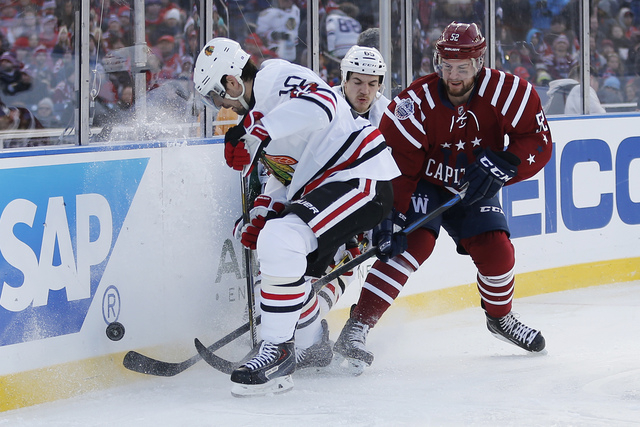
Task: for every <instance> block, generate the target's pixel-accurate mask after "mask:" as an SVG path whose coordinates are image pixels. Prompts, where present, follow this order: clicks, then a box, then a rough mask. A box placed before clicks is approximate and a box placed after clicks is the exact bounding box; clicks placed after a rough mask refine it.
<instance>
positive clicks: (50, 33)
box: [38, 15, 58, 49]
mask: <svg viewBox="0 0 640 427" xmlns="http://www.w3.org/2000/svg"><path fill="white" fill-rule="evenodd" d="M40 27H41V28H40V34H38V40H39V42H40V44H43V45H45V46H46V47H47V48H48V49H53V46H55V44H56V43H57V42H58V18H56V17H55V16H54V15H47V16H45V17H43V18H42V19H41V21H40Z"/></svg>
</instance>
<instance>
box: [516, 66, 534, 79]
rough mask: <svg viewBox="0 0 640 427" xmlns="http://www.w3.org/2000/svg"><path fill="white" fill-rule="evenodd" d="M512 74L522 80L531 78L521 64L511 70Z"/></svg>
mask: <svg viewBox="0 0 640 427" xmlns="http://www.w3.org/2000/svg"><path fill="white" fill-rule="evenodd" d="M513 74H514V75H516V76H518V77H519V78H520V79H522V80H526V81H530V79H531V74H529V71H528V70H527V69H526V68H525V67H523V66H519V67H516V68H515V69H514V70H513Z"/></svg>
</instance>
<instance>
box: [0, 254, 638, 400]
mask: <svg viewBox="0 0 640 427" xmlns="http://www.w3.org/2000/svg"><path fill="white" fill-rule="evenodd" d="M638 279H640V257H638V258H625V259H619V260H612V261H598V262H592V263H585V264H577V265H572V266H568V267H559V268H551V269H547V270H540V271H535V272H531V273H520V274H518V275H517V278H516V284H517V286H516V291H515V297H516V298H522V297H528V296H533V295H539V294H545V293H551V292H559V291H565V290H570V289H579V288H586V287H589V286H597V285H605V284H611V283H619V282H629V281H634V280H638ZM478 305H479V296H478V292H477V290H476V284H475V283H472V284H466V285H461V286H455V287H452V288H446V289H438V290H434V291H428V292H423V293H420V294H415V295H409V296H406V297H402V298H398V300H396V301H395V302H394V304H393V307H392V309H393V310H394V311H403V312H405V313H404V315H407V316H408V317H409V318H424V317H431V316H437V315H441V314H446V313H450V312H453V311H457V310H462V309H465V308H469V307H477V306H478ZM347 317H348V310H347V309H341V310H335V311H332V312H331V313H329V316H328V317H327V318H328V321H329V322H330V323H331V324H332V326H334V328H341V327H342V324H344V321H345V319H346V318H347ZM124 355H125V353H115V354H110V355H106V356H101V357H96V358H91V359H85V360H81V361H77V362H70V363H65V364H61V365H55V366H50V367H47V368H43V369H36V370H33V371H28V372H20V373H17V374H12V375H5V376H2V377H0V412H3V411H8V410H12V409H18V408H22V407H27V406H32V405H37V404H40V403H44V402H50V401H54V400H58V399H66V398H69V397H73V396H77V395H80V394H84V393H87V392H91V391H97V390H102V389H106V388H109V387H115V386H117V385H121V384H125V383H128V382H132V381H135V380H140V379H141V378H143V377H144V376H143V375H141V374H136V373H133V372H130V371H128V370H127V369H125V368H124V367H123V366H122V359H123V357H124Z"/></svg>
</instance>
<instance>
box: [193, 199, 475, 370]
mask: <svg viewBox="0 0 640 427" xmlns="http://www.w3.org/2000/svg"><path fill="white" fill-rule="evenodd" d="M465 193H466V187H465V188H464V189H463V190H462V191H460V192H459V193H457V194H456V195H455V196H453V197H452V198H451V199H449V200H447V201H446V202H444V203H443V204H442V205H440V206H438V207H437V208H436V209H434V210H433V211H431V212H429V213H428V214H426V215H424V216H423V217H421V218H419V219H417V220H415V221H414V222H412V223H411V224H409V225H408V226H406V227H405V228H403V229H402V231H400V232H399V233H402V234H405V235H407V234H410V233H412V232H414V231H415V230H417V229H418V228H420V227H422V226H423V225H425V224H426V223H428V222H429V221H431V220H433V219H434V218H436V217H438V216H439V215H440V214H442V213H443V212H444V211H446V210H447V209H449V208H451V207H452V206H454V205H456V204H457V203H458V202H460V200H462V198H463V197H464V196H465ZM375 254H376V248H375V247H373V248H371V249H369V250H368V251H366V252H365V253H363V254H362V255H359V256H357V257H355V258H354V259H352V260H351V261H349V262H347V263H345V264H343V265H342V266H340V267H338V268H336V269H334V270H333V271H331V272H330V273H328V274H326V275H324V276H322V278H320V279H319V280H318V281H316V282H315V283H314V284H313V286H314V288H315V289H320V288H321V287H322V286H324V285H326V284H327V283H329V282H330V281H332V280H333V279H335V278H336V277H338V276H340V275H342V274H344V273H346V272H347V271H350V270H353V269H354V268H355V267H357V266H359V265H360V264H362V263H363V262H365V261H366V260H368V259H371V258H372V257H373V256H375ZM318 284H320V285H318ZM243 326H247V324H245V325H243ZM194 342H195V346H196V350H198V354H199V355H200V356H201V357H202V359H203V360H204V361H205V362H207V363H208V364H209V366H211V367H212V368H214V369H217V370H218V371H220V372H222V373H225V374H231V372H233V371H234V370H235V369H236V368H237V367H238V366H240V362H231V361H229V360H226V359H223V358H221V357H220V356H217V355H215V354H214V353H213V352H214V351H215V350H213V351H212V350H211V349H210V348H211V346H209V348H207V347H205V346H204V344H202V343H201V342H200V340H198V338H196V339H195V341H194ZM254 347H255V346H254Z"/></svg>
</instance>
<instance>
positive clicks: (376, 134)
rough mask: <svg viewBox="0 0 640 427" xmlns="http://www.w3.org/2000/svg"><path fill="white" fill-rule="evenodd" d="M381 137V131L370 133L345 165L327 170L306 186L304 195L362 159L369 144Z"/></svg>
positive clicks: (375, 130) (338, 165)
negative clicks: (332, 175)
mask: <svg viewBox="0 0 640 427" xmlns="http://www.w3.org/2000/svg"><path fill="white" fill-rule="evenodd" d="M379 136H382V134H381V133H380V131H378V130H377V129H374V130H373V131H372V132H371V133H369V135H367V136H366V137H365V138H364V139H363V140H362V142H361V143H360V144H359V145H358V148H357V149H356V150H355V151H354V152H353V154H352V155H351V156H350V157H349V158H348V159H347V161H345V162H343V163H340V164H337V165H335V166H334V167H332V168H329V169H327V170H326V171H325V172H324V173H323V174H322V175H320V177H318V178H316V179H315V180H313V181H312V182H310V183H309V184H308V185H306V186H305V187H304V194H307V193H309V192H310V191H312V190H314V189H315V188H317V187H319V186H320V184H322V182H323V181H324V180H325V179H327V177H329V176H331V174H333V173H334V172H336V171H339V170H342V169H345V168H346V167H347V166H349V165H350V164H351V163H353V162H354V161H355V160H356V159H357V158H358V157H360V155H361V154H362V150H363V149H364V147H366V146H367V144H369V143H370V142H371V141H373V140H374V139H376V138H377V137H379Z"/></svg>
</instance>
